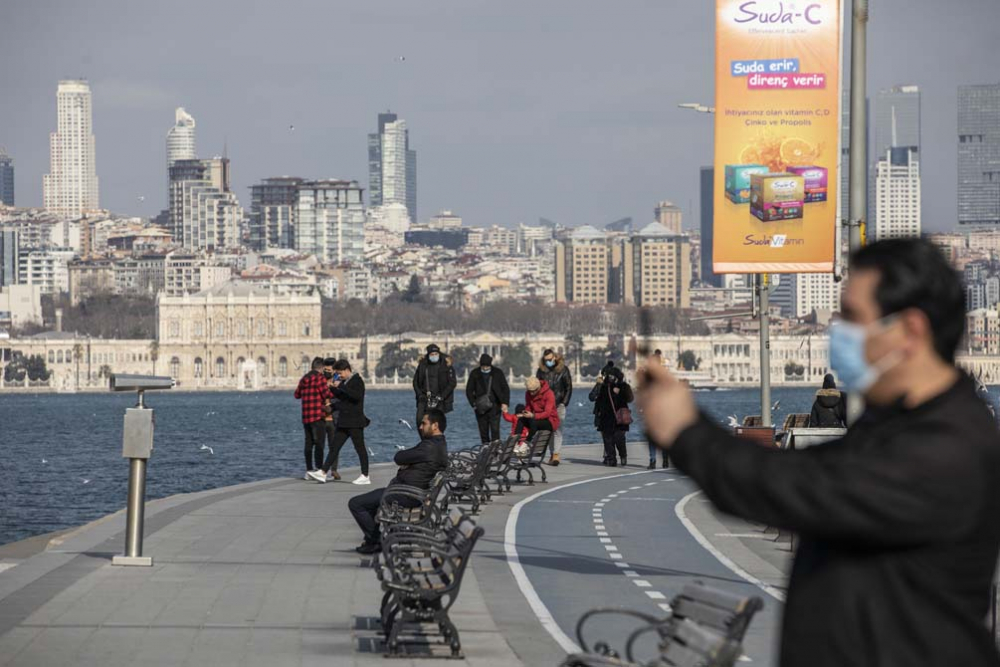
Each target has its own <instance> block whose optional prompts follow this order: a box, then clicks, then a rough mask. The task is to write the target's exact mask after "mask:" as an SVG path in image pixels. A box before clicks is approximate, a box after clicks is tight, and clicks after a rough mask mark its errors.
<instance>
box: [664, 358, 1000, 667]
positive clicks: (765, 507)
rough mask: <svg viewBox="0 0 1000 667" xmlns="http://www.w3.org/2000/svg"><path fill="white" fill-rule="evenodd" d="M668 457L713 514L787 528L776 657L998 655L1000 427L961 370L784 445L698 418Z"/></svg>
mask: <svg viewBox="0 0 1000 667" xmlns="http://www.w3.org/2000/svg"><path fill="white" fill-rule="evenodd" d="M670 459H671V461H673V462H675V463H676V465H677V467H678V468H680V469H681V470H683V471H684V472H685V473H687V474H688V475H689V476H690V477H691V478H692V479H694V480H695V481H696V482H697V483H698V484H699V485H700V486H701V487H702V489H704V491H705V493H706V494H707V495H708V497H709V498H710V499H711V500H712V501H713V502H714V503H715V504H716V506H718V507H719V509H721V510H722V511H724V512H729V513H731V514H735V515H738V516H741V517H744V518H746V519H750V520H753V521H757V522H760V523H764V524H768V525H771V526H776V527H780V528H786V529H789V530H793V531H796V532H797V533H798V534H799V535H800V536H801V546H800V547H799V549H798V552H797V553H796V555H795V562H794V565H793V567H792V572H791V577H790V579H789V583H788V600H787V602H786V604H785V610H784V621H783V626H784V627H783V630H782V639H781V642H782V646H781V665H782V667H800V666H801V667H826V666H827V665H829V666H830V667H833V666H837V667H843V666H844V665H879V666H880V667H894V666H897V665H898V666H899V667H904V666H905V667H921V666H924V665H926V666H928V667H930V666H931V665H933V666H934V667H944V666H945V665H949V666H950V665H955V666H956V667H957V666H958V665H962V667H980V666H983V665H991V666H996V665H1000V659H998V656H997V649H996V647H995V646H994V645H993V642H992V639H991V638H990V635H989V633H988V632H987V629H986V625H985V622H984V619H985V618H986V614H987V609H988V607H989V602H990V582H991V579H992V575H993V569H994V567H995V566H996V563H997V553H998V550H1000V520H998V517H1000V434H998V431H997V428H996V425H995V424H994V423H993V420H992V419H990V415H989V412H988V411H987V409H986V406H985V405H984V404H983V403H982V401H980V400H979V399H978V398H977V396H976V391H975V387H974V385H973V383H972V381H971V380H970V379H969V378H968V377H966V376H964V375H963V376H962V378H961V379H960V380H959V381H958V382H957V383H956V384H955V385H953V386H952V387H951V388H949V389H948V390H946V391H945V392H944V393H942V394H941V395H939V396H937V397H935V398H933V399H931V400H930V401H927V402H925V403H924V404H923V405H921V406H919V407H917V408H914V409H906V408H904V407H903V406H902V405H896V406H894V407H891V408H887V409H881V410H874V409H870V410H869V411H868V412H866V413H865V414H864V415H863V416H862V418H861V419H859V420H858V422H857V423H855V424H853V425H852V426H851V427H850V429H849V430H848V432H847V434H846V435H845V436H844V437H843V438H842V439H840V440H835V441H833V442H830V443H827V444H824V445H820V446H817V447H810V448H808V449H803V450H793V451H782V450H777V449H768V448H764V447H760V446H758V445H755V444H753V443H751V442H747V441H742V440H739V439H737V438H735V437H733V436H731V435H729V434H728V433H727V432H725V431H723V430H721V429H720V428H718V427H716V426H715V425H713V424H712V423H710V422H709V421H708V420H707V419H706V418H704V417H703V418H702V420H701V421H700V422H698V423H697V424H696V425H694V426H692V427H690V428H688V429H687V430H685V431H684V432H683V433H682V434H681V436H680V437H679V438H678V441H677V442H676V443H675V445H674V447H673V448H672V449H671V450H670Z"/></svg>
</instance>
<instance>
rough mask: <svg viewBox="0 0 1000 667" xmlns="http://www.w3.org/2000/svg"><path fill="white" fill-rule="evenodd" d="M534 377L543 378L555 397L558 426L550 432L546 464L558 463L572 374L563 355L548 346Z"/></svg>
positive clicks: (555, 464)
mask: <svg viewBox="0 0 1000 667" xmlns="http://www.w3.org/2000/svg"><path fill="white" fill-rule="evenodd" d="M535 377H536V378H538V379H539V380H544V381H545V382H546V383H548V385H549V387H550V388H551V389H552V394H553V395H554V396H555V399H556V412H557V413H558V417H559V427H558V428H557V429H556V431H555V433H553V434H552V454H551V456H550V457H549V461H548V464H549V465H552V466H557V465H559V450H561V449H562V445H563V426H562V425H563V423H565V421H566V406H567V405H569V399H570V398H571V397H572V396H573V376H572V373H570V372H569V368H567V367H566V362H565V361H564V360H563V356H562V355H561V354H559V353H557V352H556V351H555V350H553V349H551V348H549V349H547V350H545V351H544V352H542V360H541V362H539V364H538V370H537V371H536V372H535Z"/></svg>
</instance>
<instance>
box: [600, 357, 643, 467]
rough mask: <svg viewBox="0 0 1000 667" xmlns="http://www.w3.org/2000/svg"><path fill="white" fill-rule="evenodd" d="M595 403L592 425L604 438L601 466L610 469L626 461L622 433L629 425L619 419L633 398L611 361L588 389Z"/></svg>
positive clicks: (626, 462)
mask: <svg viewBox="0 0 1000 667" xmlns="http://www.w3.org/2000/svg"><path fill="white" fill-rule="evenodd" d="M589 398H590V400H591V402H592V403H593V404H594V426H595V427H596V428H597V430H598V431H600V432H601V438H602V439H603V440H604V465H606V466H611V467H612V468H613V467H615V466H617V465H619V461H620V464H621V465H623V466H624V465H627V464H628V449H627V448H626V446H625V434H626V433H627V432H628V430H629V424H628V423H623V422H624V421H625V420H622V419H621V415H622V412H621V410H622V409H628V404H629V403H631V402H632V401H634V400H635V395H634V394H633V393H632V387H631V386H629V383H628V382H626V381H625V375H624V374H623V373H622V372H621V370H620V369H618V368H615V367H614V365H613V364H612V363H611V362H608V365H607V366H605V367H604V368H602V369H601V375H600V377H598V378H597V384H595V385H594V388H593V389H591V390H590V396H589ZM616 454H617V458H616Z"/></svg>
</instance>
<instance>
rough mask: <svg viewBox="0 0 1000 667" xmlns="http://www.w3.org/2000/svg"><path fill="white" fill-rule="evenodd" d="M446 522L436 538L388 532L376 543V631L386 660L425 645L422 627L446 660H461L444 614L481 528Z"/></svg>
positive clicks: (464, 519) (465, 521)
mask: <svg viewBox="0 0 1000 667" xmlns="http://www.w3.org/2000/svg"><path fill="white" fill-rule="evenodd" d="M450 517H451V519H450V521H449V523H450V525H448V526H446V527H445V529H444V531H443V532H441V533H440V534H438V535H431V534H428V533H426V532H424V530H418V531H406V532H395V531H390V532H389V534H388V535H385V536H383V538H382V559H383V562H382V567H381V570H380V579H381V581H382V590H383V591H384V592H385V595H384V597H383V600H382V631H383V633H384V634H385V639H386V656H387V657H399V656H400V655H401V654H400V651H401V648H402V645H403V644H423V645H427V644H429V643H430V639H431V638H430V636H429V635H428V634H427V633H426V627H425V626H424V624H436V625H437V628H438V633H439V635H440V636H441V638H442V640H443V642H442V643H444V644H446V645H447V646H449V647H450V649H451V657H453V658H461V657H463V656H462V643H461V638H460V636H459V633H458V629H457V628H456V627H455V624H454V623H452V621H451V619H450V618H449V616H448V611H449V610H450V609H451V606H452V605H453V604H454V603H455V600H456V599H457V598H458V594H459V590H460V589H461V585H462V579H463V576H464V574H465V570H466V568H467V567H468V564H469V558H470V556H471V554H472V549H473V548H474V547H475V545H476V542H477V541H478V540H479V538H480V537H482V535H483V529H482V528H480V527H478V526H476V524H475V522H474V521H472V519H470V518H469V517H468V516H465V515H462V514H458V515H457V516H456V515H454V514H452V515H450Z"/></svg>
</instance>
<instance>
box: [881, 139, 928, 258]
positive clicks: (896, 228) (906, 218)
mask: <svg viewBox="0 0 1000 667" xmlns="http://www.w3.org/2000/svg"><path fill="white" fill-rule="evenodd" d="M917 236H920V163H919V161H918V160H917V151H916V149H915V148H913V147H912V146H905V147H897V148H890V149H889V150H887V151H886V152H885V155H884V156H883V158H882V159H881V160H879V161H878V164H877V165H876V170H875V240H876V241H882V240H885V239H898V238H910V237H917Z"/></svg>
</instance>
